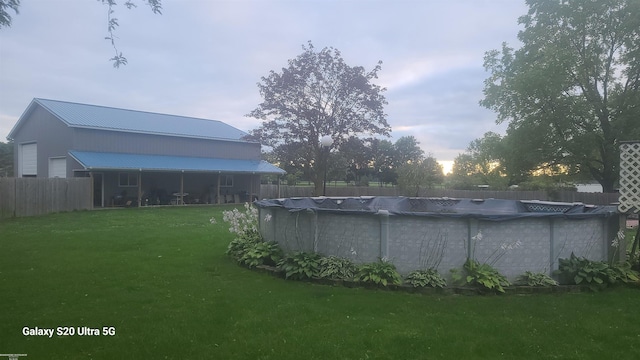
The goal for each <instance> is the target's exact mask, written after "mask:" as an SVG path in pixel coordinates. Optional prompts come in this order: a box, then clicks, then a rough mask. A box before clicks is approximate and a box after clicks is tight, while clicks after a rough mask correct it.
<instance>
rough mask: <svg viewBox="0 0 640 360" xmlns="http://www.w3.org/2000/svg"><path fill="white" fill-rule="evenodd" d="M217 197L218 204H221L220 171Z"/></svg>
mask: <svg viewBox="0 0 640 360" xmlns="http://www.w3.org/2000/svg"><path fill="white" fill-rule="evenodd" d="M216 191H217V195H216V199H218V200H217V202H218V204H220V171H218V186H217V190H216Z"/></svg>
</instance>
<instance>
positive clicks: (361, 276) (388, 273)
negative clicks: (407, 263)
mask: <svg viewBox="0 0 640 360" xmlns="http://www.w3.org/2000/svg"><path fill="white" fill-rule="evenodd" d="M356 279H357V280H358V281H362V282H364V283H370V284H376V285H383V286H387V285H388V284H395V285H398V284H401V283H402V280H401V278H400V274H399V273H398V271H397V270H396V267H395V265H393V264H392V263H390V262H387V261H384V260H383V259H380V260H379V261H377V262H373V263H368V264H362V265H360V267H359V268H358V273H357V274H356Z"/></svg>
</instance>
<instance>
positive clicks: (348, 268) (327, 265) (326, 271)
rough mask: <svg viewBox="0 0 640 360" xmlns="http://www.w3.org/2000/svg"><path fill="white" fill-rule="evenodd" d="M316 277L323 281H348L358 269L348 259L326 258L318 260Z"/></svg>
mask: <svg viewBox="0 0 640 360" xmlns="http://www.w3.org/2000/svg"><path fill="white" fill-rule="evenodd" d="M319 265H320V271H319V273H318V276H319V277H321V278H323V279H336V280H350V279H353V278H354V277H355V275H356V272H357V271H358V267H357V266H356V265H355V264H354V263H353V262H352V261H351V260H349V259H345V258H340V257H337V256H328V257H323V258H322V259H320V264H319Z"/></svg>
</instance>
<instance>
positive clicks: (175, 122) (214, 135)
mask: <svg viewBox="0 0 640 360" xmlns="http://www.w3.org/2000/svg"><path fill="white" fill-rule="evenodd" d="M33 103H37V104H39V105H41V106H42V107H44V108H45V109H47V110H49V111H50V112H51V113H53V114H54V115H55V116H57V117H58V118H59V119H60V120H61V121H63V122H64V123H65V124H67V126H70V127H78V128H88V129H101V130H111V131H124V132H133V133H143V134H155V135H169V136H180V137H190V138H200V139H221V140H232V141H242V137H243V136H246V135H247V133H245V132H244V131H242V130H239V129H236V128H235V127H233V126H231V125H228V124H225V123H223V122H221V121H217V120H205V119H198V118H192V117H187V116H177V115H167V114H158V113H151V112H145V111H136V110H126V109H118V108H112V107H106V106H98V105H87V104H78V103H71V102H66V101H56V100H47V99H37V98H36V99H34V100H33V102H32V105H33ZM12 132H13V131H12Z"/></svg>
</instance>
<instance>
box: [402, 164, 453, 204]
mask: <svg viewBox="0 0 640 360" xmlns="http://www.w3.org/2000/svg"><path fill="white" fill-rule="evenodd" d="M443 180H444V172H443V171H442V165H440V164H439V163H438V161H437V160H436V158H435V157H433V156H432V155H429V156H427V157H425V158H423V159H420V160H418V161H412V162H407V163H404V164H402V165H400V167H399V168H398V187H399V188H400V190H401V191H402V193H403V194H405V195H407V196H420V189H421V188H422V189H430V188H432V187H433V186H434V185H435V184H440V183H442V181H443Z"/></svg>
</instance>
